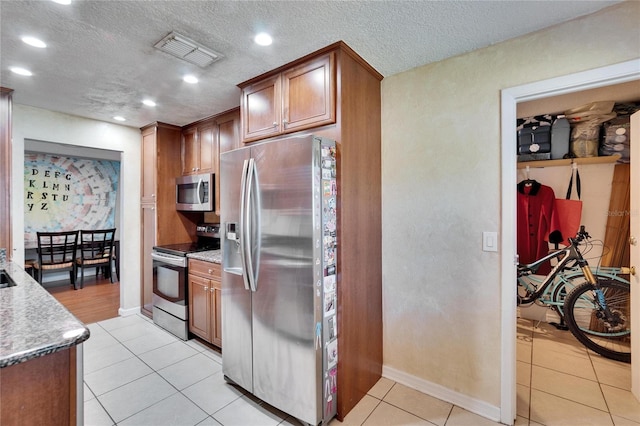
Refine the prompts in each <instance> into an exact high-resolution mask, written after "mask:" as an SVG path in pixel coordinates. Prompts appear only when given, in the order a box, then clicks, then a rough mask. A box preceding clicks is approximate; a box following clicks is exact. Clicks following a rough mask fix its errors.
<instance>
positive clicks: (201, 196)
mask: <svg viewBox="0 0 640 426" xmlns="http://www.w3.org/2000/svg"><path fill="white" fill-rule="evenodd" d="M196 192H197V194H198V203H199V204H202V203H204V191H203V190H202V179H198V187H197V188H196Z"/></svg>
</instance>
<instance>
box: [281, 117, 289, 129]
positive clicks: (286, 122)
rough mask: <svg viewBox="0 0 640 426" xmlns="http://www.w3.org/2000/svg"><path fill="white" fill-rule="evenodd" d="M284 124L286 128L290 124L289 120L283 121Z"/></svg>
mask: <svg viewBox="0 0 640 426" xmlns="http://www.w3.org/2000/svg"><path fill="white" fill-rule="evenodd" d="M282 124H283V125H284V126H285V127H286V126H287V124H289V122H288V121H287V119H286V118H285V119H284V120H282Z"/></svg>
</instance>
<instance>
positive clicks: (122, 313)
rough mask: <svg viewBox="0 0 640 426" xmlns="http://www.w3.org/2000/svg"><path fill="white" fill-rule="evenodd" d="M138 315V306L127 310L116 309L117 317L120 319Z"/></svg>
mask: <svg viewBox="0 0 640 426" xmlns="http://www.w3.org/2000/svg"><path fill="white" fill-rule="evenodd" d="M139 313H140V306H138V307H135V308H129V309H123V308H120V309H118V315H120V316H121V317H128V316H131V315H136V314H139Z"/></svg>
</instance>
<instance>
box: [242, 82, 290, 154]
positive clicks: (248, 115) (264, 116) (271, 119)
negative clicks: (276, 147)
mask: <svg viewBox="0 0 640 426" xmlns="http://www.w3.org/2000/svg"><path fill="white" fill-rule="evenodd" d="M280 86H281V83H280V75H276V76H274V77H270V78H267V79H266V80H262V81H259V82H257V83H254V84H252V85H250V86H247V87H245V88H243V89H242V100H241V108H242V119H241V121H242V140H243V141H244V142H247V141H252V140H257V139H261V138H265V137H267V136H272V135H276V134H278V133H279V132H280V131H281V128H280V119H281V105H282V103H281V99H282V95H281V88H280Z"/></svg>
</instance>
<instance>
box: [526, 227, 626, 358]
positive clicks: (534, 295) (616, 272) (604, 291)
mask: <svg viewBox="0 0 640 426" xmlns="http://www.w3.org/2000/svg"><path fill="white" fill-rule="evenodd" d="M589 238H591V237H590V235H589V234H588V233H587V231H586V230H585V228H584V226H581V227H580V230H579V231H578V233H577V234H576V237H575V238H569V239H568V240H569V245H568V246H567V247H566V248H563V249H561V250H558V251H554V252H552V253H550V254H548V255H547V256H544V257H542V258H540V259H538V260H536V261H535V262H533V263H529V264H518V279H517V284H518V292H517V298H518V305H526V304H531V303H537V304H540V305H542V306H547V307H549V308H551V309H553V310H554V311H555V312H557V313H558V315H559V316H560V323H559V324H554V325H556V327H558V328H560V329H565V330H566V329H568V330H570V331H571V333H572V334H573V335H574V336H575V337H576V339H578V341H579V342H580V343H582V344H583V345H584V346H585V347H587V348H588V349H591V350H593V351H594V352H596V353H598V354H600V355H602V356H604V357H606V358H611V359H614V360H617V361H622V362H627V363H630V362H631V324H630V322H631V315H630V294H631V290H630V289H631V288H630V284H629V281H628V280H626V279H625V278H624V277H622V275H626V274H628V273H629V269H628V268H613V267H598V268H595V269H592V268H590V267H589V264H588V262H587V260H586V259H585V258H584V257H583V255H582V253H581V251H580V249H579V245H580V244H581V243H583V242H584V243H585V244H589V243H588V240H589ZM552 259H557V260H558V263H557V264H556V265H555V266H554V267H553V268H552V269H551V272H549V274H547V275H546V276H544V277H542V278H539V277H537V276H535V273H536V272H537V270H538V269H539V267H540V265H542V264H543V263H545V262H547V261H550V260H552Z"/></svg>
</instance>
